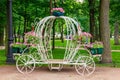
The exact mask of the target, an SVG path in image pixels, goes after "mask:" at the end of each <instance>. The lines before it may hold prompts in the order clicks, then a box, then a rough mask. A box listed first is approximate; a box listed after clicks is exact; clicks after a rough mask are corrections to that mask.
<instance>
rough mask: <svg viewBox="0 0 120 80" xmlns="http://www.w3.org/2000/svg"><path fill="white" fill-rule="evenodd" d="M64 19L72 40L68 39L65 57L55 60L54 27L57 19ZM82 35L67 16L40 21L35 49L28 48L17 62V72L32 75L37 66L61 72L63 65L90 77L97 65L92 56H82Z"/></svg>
mask: <svg viewBox="0 0 120 80" xmlns="http://www.w3.org/2000/svg"><path fill="white" fill-rule="evenodd" d="M58 18H60V19H62V20H64V22H65V26H66V32H67V33H66V35H70V36H71V38H69V39H66V46H65V48H64V57H63V58H62V59H54V58H53V55H54V54H53V49H52V48H53V47H52V44H53V42H52V41H53V36H54V31H53V28H54V27H53V26H54V21H55V20H56V19H58ZM80 35H81V28H80V26H79V24H78V22H76V21H75V20H74V19H72V18H70V17H66V16H59V17H56V16H48V17H45V18H43V19H42V20H40V21H39V22H38V23H37V25H36V28H35V36H36V38H37V40H36V41H34V42H36V45H35V47H32V48H31V47H27V48H26V49H25V50H24V51H23V52H22V55H20V56H19V57H18V59H17V60H16V67H17V70H18V71H19V72H21V73H31V72H32V71H33V70H34V69H35V65H36V64H48V67H49V69H50V70H53V69H57V70H58V71H60V70H61V69H62V68H63V65H74V66H75V70H76V71H77V73H78V74H80V75H82V76H84V75H90V74H92V73H93V72H94V70H95V63H94V60H93V59H92V57H91V56H82V55H80V54H79V49H80V47H81V46H82V45H81V42H80V40H78V36H80Z"/></svg>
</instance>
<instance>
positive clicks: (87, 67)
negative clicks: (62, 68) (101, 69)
mask: <svg viewBox="0 0 120 80" xmlns="http://www.w3.org/2000/svg"><path fill="white" fill-rule="evenodd" d="M76 63H77V65H75V69H76V71H77V73H78V74H80V75H82V76H89V75H91V74H92V73H93V72H94V71H95V63H94V60H93V59H92V58H91V57H89V56H80V57H79V58H78V59H77V61H76Z"/></svg>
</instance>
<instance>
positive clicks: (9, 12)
mask: <svg viewBox="0 0 120 80" xmlns="http://www.w3.org/2000/svg"><path fill="white" fill-rule="evenodd" d="M7 31H8V33H7V46H6V47H7V60H6V62H7V63H8V64H11V63H15V60H14V59H13V54H12V47H11V46H10V44H11V43H13V31H12V0H7Z"/></svg>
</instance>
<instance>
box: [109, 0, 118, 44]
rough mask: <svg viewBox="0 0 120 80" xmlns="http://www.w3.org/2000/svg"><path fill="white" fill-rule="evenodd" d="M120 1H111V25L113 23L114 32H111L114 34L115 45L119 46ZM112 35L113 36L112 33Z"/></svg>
mask: <svg viewBox="0 0 120 80" xmlns="http://www.w3.org/2000/svg"><path fill="white" fill-rule="evenodd" d="M117 3H119V0H111V1H110V23H111V26H112V27H111V28H113V30H112V31H111V32H114V44H115V45H119V44H120V43H119V31H120V30H119V29H120V28H119V26H120V13H119V11H120V4H117ZM111 35H113V34H112V33H111Z"/></svg>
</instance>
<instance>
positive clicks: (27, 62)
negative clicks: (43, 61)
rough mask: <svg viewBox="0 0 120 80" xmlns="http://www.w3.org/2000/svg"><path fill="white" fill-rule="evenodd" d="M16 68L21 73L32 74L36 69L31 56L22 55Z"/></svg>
mask: <svg viewBox="0 0 120 80" xmlns="http://www.w3.org/2000/svg"><path fill="white" fill-rule="evenodd" d="M16 68H17V70H18V71H19V72H20V73H23V74H26V73H31V72H32V71H33V70H34V68H35V60H34V58H33V57H31V56H29V55H22V56H20V57H19V58H18V59H17V61H16Z"/></svg>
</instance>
